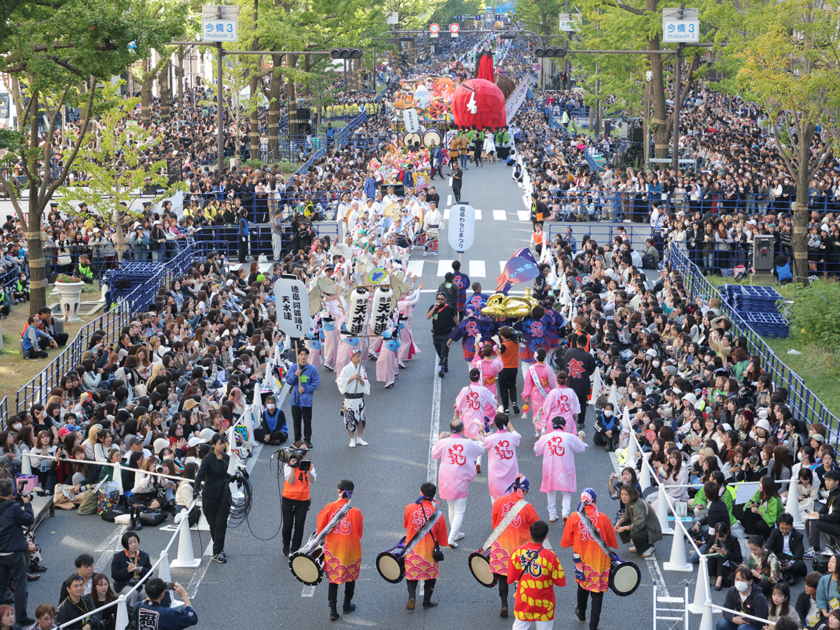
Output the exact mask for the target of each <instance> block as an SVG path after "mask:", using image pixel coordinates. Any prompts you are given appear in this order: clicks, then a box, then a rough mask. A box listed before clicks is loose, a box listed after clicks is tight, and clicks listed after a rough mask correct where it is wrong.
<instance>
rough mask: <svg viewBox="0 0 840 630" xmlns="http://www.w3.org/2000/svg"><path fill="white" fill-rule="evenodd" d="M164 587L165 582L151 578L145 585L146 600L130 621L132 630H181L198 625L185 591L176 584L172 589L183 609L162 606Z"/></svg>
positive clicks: (164, 594)
mask: <svg viewBox="0 0 840 630" xmlns="http://www.w3.org/2000/svg"><path fill="white" fill-rule="evenodd" d="M166 586H167V584H166V582H164V581H163V580H161V579H160V578H152V579H150V580H149V581H148V582H147V583H146V600H145V601H143V602H142V603H141V604H140V605H139V606H137V609H136V610H135V612H134V617H133V619H132V621H131V628H133V630H139V629H140V628H142V629H143V630H183V629H184V628H189V627H190V626H194V625H196V624H197V623H198V615H196V614H195V610H194V609H193V607H192V604H191V603H190V598H189V597H188V596H187V591H186V589H184V587H183V586H181V585H180V584H179V583H178V582H175V584H173V585H172V588H173V590H174V591H175V592H176V593H177V594H178V595H179V596H180V597H181V599H182V600H183V601H184V607H183V608H181V609H179V610H174V609H172V608H170V607H169V606H166V605H164V603H163V600H164V599H165V598H166V593H167V589H166Z"/></svg>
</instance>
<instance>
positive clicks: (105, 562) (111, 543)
mask: <svg viewBox="0 0 840 630" xmlns="http://www.w3.org/2000/svg"><path fill="white" fill-rule="evenodd" d="M127 529H128V526H127V525H120V526H119V527H117V529H116V530H115V531H114V533H113V534H111V535H110V536H108V538H106V539H105V540H103V541H102V542H101V543H99V546H98V547H97V548H96V549H94V550H93V553H94V557H96V555H95V554H97V553H98V554H99V557H98V558H96V561H95V562H94V563H93V570H94V571H96V572H97V573H102V572H103V571H105V569H107V568H108V567H110V566H111V560H113V559H114V552H115V551H116V550H117V547H118V546H119V543H120V538H122V535H123V534H124V533H125V531H126V530H127ZM156 559H157V558H156Z"/></svg>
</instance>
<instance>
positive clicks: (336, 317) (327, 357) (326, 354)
mask: <svg viewBox="0 0 840 630" xmlns="http://www.w3.org/2000/svg"><path fill="white" fill-rule="evenodd" d="M325 308H326V311H327V313H328V314H329V316H330V317H332V319H333V322H332V324H331V328H332V330H327V327H328V325H327V323H326V322H325V323H324V341H323V348H322V349H321V355H322V356H323V358H324V365H327V366H329V367H331V368H335V361H336V356H337V355H338V342H339V338H338V336H339V335H338V331H339V330H341V324H343V323H344V311H342V310H341V309H340V308H338V306H337V302H336V301H335V300H330V301H328V302H327V303H326V304H325Z"/></svg>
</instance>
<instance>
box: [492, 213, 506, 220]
mask: <svg viewBox="0 0 840 630" xmlns="http://www.w3.org/2000/svg"><path fill="white" fill-rule="evenodd" d="M493 220H494V221H507V212H506V211H504V210H493Z"/></svg>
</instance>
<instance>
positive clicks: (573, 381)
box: [562, 336, 596, 428]
mask: <svg viewBox="0 0 840 630" xmlns="http://www.w3.org/2000/svg"><path fill="white" fill-rule="evenodd" d="M575 339H576V341H575V346H576V347H574V348H569V349H568V350H566V352H565V353H564V354H563V366H562V369H563V370H565V372H566V373H567V374H568V375H569V387H570V388H571V389H572V390H573V391H574V392H575V394H577V397H578V401H580V413H579V414H578V417H577V418H576V421H577V425H578V428H583V425H584V420H586V405H587V404H588V402H587V399H588V398H589V392H591V391H592V384H591V383H590V381H589V377H590V376H592V375H593V374H594V373H595V367H596V366H595V359H593V358H592V355H591V354H589V353H588V352H587V351H586V344H587V343H588V342H589V339H588V338H587V337H584V336H577V337H575Z"/></svg>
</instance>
